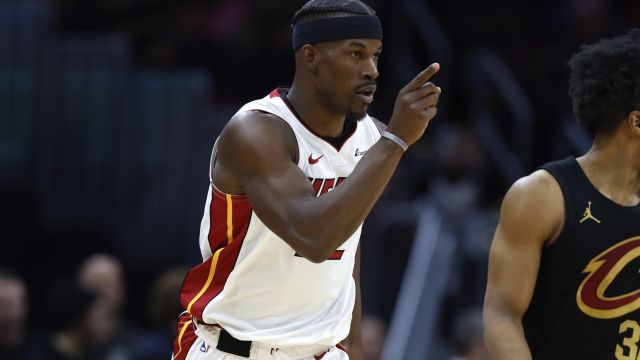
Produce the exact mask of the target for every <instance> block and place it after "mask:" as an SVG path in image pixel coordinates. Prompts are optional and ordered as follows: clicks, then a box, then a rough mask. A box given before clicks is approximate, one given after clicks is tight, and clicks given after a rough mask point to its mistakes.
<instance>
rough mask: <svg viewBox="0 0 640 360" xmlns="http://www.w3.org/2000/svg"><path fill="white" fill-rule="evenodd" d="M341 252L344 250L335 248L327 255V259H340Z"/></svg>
mask: <svg viewBox="0 0 640 360" xmlns="http://www.w3.org/2000/svg"><path fill="white" fill-rule="evenodd" d="M342 254H344V250H336V251H334V252H333V253H331V255H329V259H327V260H340V259H342Z"/></svg>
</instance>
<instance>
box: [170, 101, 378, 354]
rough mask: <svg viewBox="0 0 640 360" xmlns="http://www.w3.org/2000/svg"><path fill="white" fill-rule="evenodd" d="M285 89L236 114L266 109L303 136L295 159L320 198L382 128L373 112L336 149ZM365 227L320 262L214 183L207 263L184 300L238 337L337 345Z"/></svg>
mask: <svg viewBox="0 0 640 360" xmlns="http://www.w3.org/2000/svg"><path fill="white" fill-rule="evenodd" d="M282 91H283V89H276V90H274V91H273V92H272V93H271V94H269V95H268V96H266V97H265V98H263V99H260V100H256V101H253V102H250V103H248V104H246V105H245V106H243V107H242V108H241V109H240V110H239V111H238V113H242V112H246V111H262V112H266V113H270V114H273V115H275V116H277V117H279V118H280V119H282V120H283V121H285V122H286V123H287V124H289V126H290V127H291V130H292V131H293V133H294V135H295V137H296V140H297V142H298V164H297V165H298V167H299V168H300V171H302V172H303V173H304V174H305V175H306V176H307V178H308V179H309V181H310V184H311V186H312V187H313V190H314V192H315V194H316V196H322V195H323V194H325V193H327V192H329V191H331V190H332V189H333V188H335V187H336V186H340V183H341V182H342V181H343V180H344V179H346V178H347V177H348V176H349V175H350V174H351V172H352V171H353V169H354V168H355V166H356V165H357V164H358V162H359V161H360V159H362V156H363V155H364V154H365V153H366V152H367V150H368V149H369V148H370V147H371V146H373V145H374V144H375V143H376V142H377V141H378V139H380V133H379V131H378V129H377V127H376V125H375V124H374V122H373V121H372V120H371V118H370V117H369V116H368V115H367V116H365V118H364V119H362V120H360V121H358V122H357V125H356V129H355V130H354V132H353V134H352V135H351V137H349V138H348V139H347V140H346V141H345V142H344V143H343V144H342V146H341V147H339V148H336V147H334V146H333V145H331V144H330V143H329V142H327V141H325V140H324V139H322V138H321V137H319V136H318V135H316V134H315V133H314V132H313V131H312V130H311V129H309V128H308V127H307V126H306V125H305V124H304V122H302V120H300V119H299V118H297V116H296V113H295V111H294V110H293V109H292V108H290V107H289V106H288V105H287V102H285V101H284V99H283V98H281V92H282ZM283 96H284V95H283ZM335 216H340V213H339V212H338V213H336V214H335ZM361 229H362V224H361V225H360V227H359V228H358V230H357V231H356V232H355V233H354V234H353V235H352V236H351V237H350V238H349V239H348V240H347V241H346V242H345V243H344V244H342V245H341V246H340V248H339V249H337V250H336V251H335V252H333V254H331V256H330V257H329V259H328V260H327V261H324V262H322V263H320V264H314V263H312V262H311V261H309V260H307V259H305V258H303V257H300V256H299V255H297V254H296V252H295V251H294V250H293V249H292V248H291V247H290V246H289V245H288V244H287V243H286V242H285V241H284V240H282V239H281V238H279V237H278V236H277V235H276V234H274V233H273V232H272V231H271V230H269V228H267V227H266V226H265V225H264V223H262V221H261V220H260V218H258V216H257V215H256V213H255V212H254V211H253V210H252V208H251V204H250V203H249V201H248V199H247V197H246V196H244V195H231V194H225V193H223V192H221V191H219V190H218V189H217V188H216V187H215V185H214V184H213V182H211V186H210V188H209V194H208V196H207V203H206V206H205V210H204V216H203V218H202V225H201V231H200V250H201V252H202V258H203V260H204V262H203V263H202V264H200V265H198V266H197V267H195V268H193V269H192V270H191V271H190V272H189V274H188V275H187V278H186V279H185V282H184V285H183V287H182V290H181V294H180V300H181V302H182V304H183V306H185V308H186V309H187V310H188V311H189V313H190V314H191V315H192V316H193V317H195V318H196V319H197V320H198V321H200V322H203V323H206V324H219V325H220V326H222V327H223V328H224V329H225V330H227V331H228V332H229V333H230V334H231V335H232V336H233V337H235V338H236V339H239V340H250V341H258V342H263V343H267V344H273V345H307V344H326V345H335V344H337V343H338V342H340V341H341V340H343V339H344V338H346V337H347V335H348V334H349V329H350V324H351V313H352V311H353V306H354V302H355V294H356V289H355V283H354V280H353V276H352V274H353V267H354V261H355V255H356V249H357V247H358V241H359V238H360V232H361Z"/></svg>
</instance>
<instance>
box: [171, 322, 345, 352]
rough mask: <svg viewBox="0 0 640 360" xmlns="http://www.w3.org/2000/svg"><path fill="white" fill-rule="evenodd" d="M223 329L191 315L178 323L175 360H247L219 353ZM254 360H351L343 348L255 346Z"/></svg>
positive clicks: (338, 345)
mask: <svg viewBox="0 0 640 360" xmlns="http://www.w3.org/2000/svg"><path fill="white" fill-rule="evenodd" d="M219 334H220V328H218V327H214V326H209V325H196V324H195V323H194V321H193V320H192V319H191V316H190V315H189V314H188V313H186V312H185V313H183V314H182V315H181V316H180V319H179V321H178V337H177V338H176V341H175V342H174V345H173V355H172V360H242V359H247V358H244V357H240V356H237V355H234V354H229V353H226V352H223V351H220V350H218V349H216V346H217V345H218V337H219ZM249 359H251V360H349V354H348V353H347V350H346V349H345V348H344V347H342V345H340V344H337V345H336V346H327V345H301V346H280V347H273V346H272V345H268V344H264V343H258V342H253V343H252V344H251V355H250V357H249Z"/></svg>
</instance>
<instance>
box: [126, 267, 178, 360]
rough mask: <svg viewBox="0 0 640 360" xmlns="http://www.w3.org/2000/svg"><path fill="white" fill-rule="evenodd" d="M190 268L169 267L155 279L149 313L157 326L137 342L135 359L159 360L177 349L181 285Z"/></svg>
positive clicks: (151, 290) (133, 357)
mask: <svg viewBox="0 0 640 360" xmlns="http://www.w3.org/2000/svg"><path fill="white" fill-rule="evenodd" d="M188 271H189V269H186V268H172V269H168V270H166V271H165V272H163V273H162V274H160V276H158V278H157V279H156V281H155V282H154V283H153V285H152V286H151V289H150V290H149V296H148V300H147V306H146V309H147V316H148V318H149V322H150V323H151V324H152V325H153V326H154V330H152V331H151V332H149V333H148V334H146V335H144V336H143V337H142V338H141V339H140V340H139V341H138V343H137V344H136V346H135V348H134V351H133V355H132V357H131V359H132V360H155V359H163V358H166V357H167V354H171V352H172V351H173V341H174V340H175V338H176V335H177V326H176V324H177V322H178V316H179V315H180V313H181V312H182V311H184V309H183V308H182V305H181V304H180V297H179V294H180V288H181V287H182V282H183V281H184V278H185V276H187V272H188Z"/></svg>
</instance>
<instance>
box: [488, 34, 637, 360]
mask: <svg viewBox="0 0 640 360" xmlns="http://www.w3.org/2000/svg"><path fill="white" fill-rule="evenodd" d="M569 66H570V67H571V79H570V81H569V94H570V95H571V97H572V99H573V110H574V113H575V115H576V117H577V118H578V122H579V123H580V125H582V126H593V128H594V129H595V139H594V142H593V146H592V147H591V150H589V152H588V153H587V154H586V155H584V156H582V157H579V158H577V159H575V158H573V157H569V158H567V159H565V160H561V161H556V162H552V163H549V164H546V165H544V166H542V167H541V168H540V170H538V171H536V172H534V173H533V174H531V175H530V176H527V177H525V178H522V179H520V180H518V181H517V182H516V183H515V184H514V185H513V187H512V188H511V189H510V190H509V192H508V193H507V195H506V196H505V199H504V202H503V204H502V211H501V218H500V224H499V225H498V229H497V231H496V234H495V237H494V240H493V245H492V247H491V254H490V259H489V283H488V286H487V294H486V299H485V308H484V322H485V339H486V341H487V344H488V347H489V349H490V352H491V354H492V356H493V359H494V360H503V359H509V360H521V359H536V360H548V359H549V360H550V359H570V360H580V359H594V360H603V359H618V360H621V359H628V360H631V359H633V360H635V359H638V358H639V357H638V346H639V345H640V310H639V309H640V275H639V274H638V268H639V267H640V205H639V204H640V31H639V30H633V31H632V32H631V33H630V34H629V35H626V36H622V37H618V38H614V39H609V40H602V41H600V42H599V43H597V44H595V45H590V46H583V47H582V49H581V52H580V53H578V54H576V55H574V57H573V58H572V59H571V61H570V62H569Z"/></svg>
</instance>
